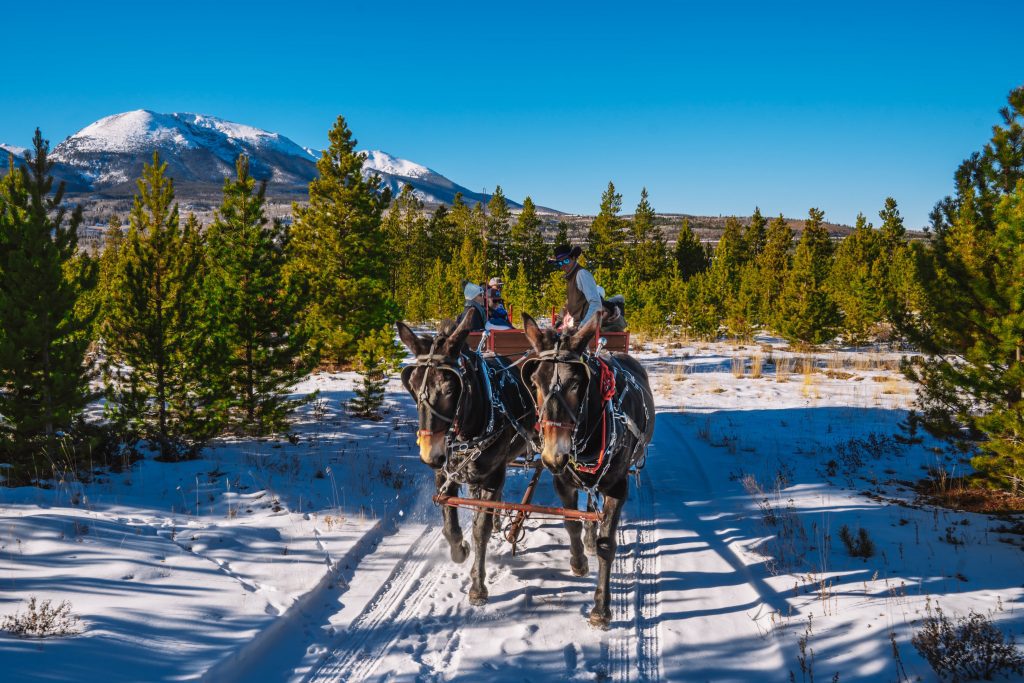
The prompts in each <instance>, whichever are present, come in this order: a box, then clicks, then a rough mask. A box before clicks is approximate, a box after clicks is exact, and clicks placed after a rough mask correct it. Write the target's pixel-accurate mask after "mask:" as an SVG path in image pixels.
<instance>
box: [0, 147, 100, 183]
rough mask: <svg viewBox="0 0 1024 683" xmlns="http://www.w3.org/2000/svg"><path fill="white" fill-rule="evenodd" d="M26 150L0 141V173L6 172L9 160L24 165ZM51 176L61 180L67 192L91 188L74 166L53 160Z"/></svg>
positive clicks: (17, 164) (87, 180) (86, 179)
mask: <svg viewBox="0 0 1024 683" xmlns="http://www.w3.org/2000/svg"><path fill="white" fill-rule="evenodd" d="M26 151H28V150H27V149H26V148H24V147H19V146H18V145H9V144H6V143H0V174H3V173H7V171H8V166H9V164H10V160H11V159H12V158H13V159H14V164H15V166H24V165H25V152H26ZM52 173H53V177H54V179H55V180H57V181H58V182H63V183H64V187H65V189H66V190H67V191H68V192H71V193H77V192H89V191H91V190H92V184H91V183H90V182H89V179H88V178H86V177H84V176H83V175H82V174H81V173H79V171H78V170H77V169H75V168H72V167H70V166H68V165H67V164H63V163H60V162H55V163H54V165H53V169H52Z"/></svg>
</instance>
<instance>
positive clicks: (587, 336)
mask: <svg viewBox="0 0 1024 683" xmlns="http://www.w3.org/2000/svg"><path fill="white" fill-rule="evenodd" d="M602 320H604V311H597V312H596V313H594V315H592V316H590V320H588V321H587V323H586V324H585V325H584V326H583V327H581V328H580V329H578V330H577V331H576V334H574V335H573V336H572V340H570V341H569V348H571V349H572V350H573V351H574V352H575V353H583V352H584V351H586V350H587V344H589V343H590V340H591V339H593V338H594V335H596V334H598V333H599V332H600V331H601V321H602Z"/></svg>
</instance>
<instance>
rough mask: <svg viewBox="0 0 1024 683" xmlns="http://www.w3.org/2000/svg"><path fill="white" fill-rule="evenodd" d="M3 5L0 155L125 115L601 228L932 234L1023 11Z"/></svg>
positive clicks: (798, 6) (996, 91)
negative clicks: (363, 156)
mask: <svg viewBox="0 0 1024 683" xmlns="http://www.w3.org/2000/svg"><path fill="white" fill-rule="evenodd" d="M46 8H47V9H46V13H45V14H44V15H42V16H40V14H39V12H38V10H36V9H35V7H33V5H32V3H9V4H7V5H6V6H5V7H4V8H3V9H2V10H0V16H2V17H3V18H4V21H3V22H2V24H0V25H2V26H3V27H4V28H3V29H0V35H3V38H4V48H5V49H4V53H5V59H4V64H5V66H4V68H3V70H2V72H0V93H2V100H0V101H2V103H3V105H4V106H2V107H0V142H8V143H14V144H21V145H25V144H27V143H28V140H29V139H30V137H31V133H32V130H33V129H34V127H35V126H37V125H38V126H40V127H41V128H42V129H43V133H44V134H45V135H46V137H48V138H49V139H51V140H52V141H53V142H54V143H56V142H57V141H59V140H62V139H63V138H64V137H66V136H67V135H70V134H71V133H74V132H75V131H76V130H78V129H80V128H82V127H84V126H85V125H87V124H89V123H91V122H92V121H94V120H96V119H98V118H101V117H103V116H106V115H109V114H113V113H117V112H121V111H126V110H130V109H139V108H146V109H153V110H156V111H164V112H169V111H193V112H201V113H206V114H212V115H216V116H221V117H223V118H227V119H230V120H233V121H237V122H240V123H248V124H251V125H255V126H259V127H261V128H266V129H269V130H273V131H277V132H281V133H283V134H285V135H287V136H289V137H290V138H292V139H293V140H295V141H296V142H298V143H300V144H303V145H309V146H314V147H319V146H323V145H324V144H325V143H326V132H327V129H328V128H329V126H330V125H331V123H332V122H333V120H334V118H335V117H336V116H337V115H338V114H343V115H344V116H345V117H346V118H347V119H348V121H349V124H350V126H351V128H352V129H353V130H354V132H355V134H356V137H357V138H358V139H359V141H360V144H361V146H363V147H369V148H379V149H383V150H386V151H388V152H390V153H392V154H395V155H397V156H401V157H404V158H407V159H412V160H414V161H417V162H419V163H423V164H426V165H428V166H430V167H432V168H434V169H435V170H437V171H439V172H441V173H443V174H445V175H447V176H448V177H450V178H451V179H453V180H455V181H456V182H459V183H461V184H463V185H466V186H468V187H470V188H471V189H474V190H479V189H483V188H487V189H488V190H490V189H492V188H493V187H494V186H495V185H498V184H500V185H501V186H502V187H503V188H504V189H505V193H506V194H507V195H508V196H510V197H512V198H516V199H521V198H522V197H524V196H525V195H531V196H532V197H533V198H534V200H535V201H536V202H537V203H539V204H542V205H546V206H551V207H555V208H558V209H562V210H564V211H572V212H580V213H593V212H595V211H596V210H597V205H598V200H599V198H600V194H601V192H602V190H603V189H604V187H605V185H606V184H607V182H608V181H609V180H612V181H614V182H615V184H616V186H617V187H618V188H619V190H620V191H622V193H623V194H624V202H623V203H624V207H625V209H626V210H627V211H632V209H633V207H634V206H635V205H636V202H637V200H638V198H639V193H640V189H641V187H643V186H646V187H647V188H648V190H649V192H650V196H651V201H652V203H653V205H654V207H655V208H656V209H657V210H658V211H663V212H686V213H695V214H711V215H717V214H726V215H727V214H749V213H750V211H752V210H753V208H754V206H760V207H761V209H762V211H764V212H765V213H768V214H778V213H780V212H782V213H785V214H786V215H787V216H794V217H799V216H804V215H806V213H807V209H808V208H809V207H811V206H818V207H820V208H822V209H824V210H825V211H826V217H827V218H829V219H831V220H835V221H839V222H847V223H850V222H852V221H853V219H854V217H855V216H856V214H857V212H858V211H863V212H864V213H865V214H866V215H868V217H869V218H870V219H872V220H875V221H876V222H877V213H878V210H879V209H880V208H881V206H882V203H883V201H884V199H885V197H886V196H888V195H892V196H894V197H895V198H896V199H897V201H898V202H899V204H900V207H901V210H902V212H903V213H904V215H905V216H906V218H907V222H908V225H909V226H910V227H918V226H923V225H925V224H926V223H927V215H928V211H929V210H930V209H931V207H932V205H933V204H934V202H935V201H936V200H938V199H939V198H941V197H942V196H944V195H945V194H948V193H949V192H950V191H951V189H952V180H951V179H952V174H953V171H954V169H955V168H956V166H957V164H958V163H959V162H960V161H961V160H962V159H963V158H964V157H966V156H967V155H968V154H970V153H971V152H972V151H974V150H976V149H978V148H980V147H981V146H982V145H983V144H984V143H985V142H986V141H987V139H988V137H989V135H990V130H991V126H992V125H993V124H995V123H996V122H997V120H998V113H997V112H998V109H999V108H1000V107H1002V106H1003V105H1004V104H1005V97H1006V94H1007V93H1008V92H1009V90H1010V89H1011V88H1013V87H1015V86H1018V85H1024V50H1022V49H1021V38H1020V36H1021V27H1022V26H1024V2H1020V1H1019V0H1016V1H1013V2H1010V1H1006V2H1002V1H998V2H997V1H993V2H980V1H979V2H970V3H967V2H963V3H947V2H926V3H924V2H922V3H897V2H888V3H881V2H878V3H876V2H857V3H831V2H820V1H819V2H813V3H812V2H807V3H797V2H765V1H762V2H711V1H710V0H709V1H706V2H700V3H697V2H663V3H653V2H652V3H645V2H635V1H634V2H623V3H602V2H597V1H592V2H580V3H575V2H571V3H570V2H566V3H557V2H551V1H550V0H549V2H537V3H535V2H516V3H500V2H490V3H487V2H474V3H441V2H437V3H427V2H418V3H405V2H401V1H391V2H365V1H364V2H358V3H348V2H323V3H320V2H297V1H293V2H289V3H280V2H278V3H269V2H258V1H252V0H250V1H248V2H218V1H215V0H207V1H206V2H201V3H200V2H191V1H188V0H178V1H176V2H173V3H172V2H117V1H111V2H102V3H96V2H80V3H64V2H51V3H47V4H46Z"/></svg>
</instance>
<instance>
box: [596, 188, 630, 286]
mask: <svg viewBox="0 0 1024 683" xmlns="http://www.w3.org/2000/svg"><path fill="white" fill-rule="evenodd" d="M621 212H622V195H621V194H619V193H618V192H616V191H615V185H614V184H613V183H612V182H611V181H609V182H608V187H607V188H606V189H605V191H604V193H603V194H602V195H601V209H600V211H599V212H598V214H597V217H596V218H594V222H593V223H591V225H590V231H589V233H588V234H587V245H588V247H587V252H586V257H587V266H588V268H590V269H591V270H596V269H598V268H604V269H607V270H609V271H612V272H618V270H619V268H621V267H622V262H623V258H624V257H625V252H626V230H625V227H626V226H625V221H623V220H622V218H621V217H620V216H619V213H621Z"/></svg>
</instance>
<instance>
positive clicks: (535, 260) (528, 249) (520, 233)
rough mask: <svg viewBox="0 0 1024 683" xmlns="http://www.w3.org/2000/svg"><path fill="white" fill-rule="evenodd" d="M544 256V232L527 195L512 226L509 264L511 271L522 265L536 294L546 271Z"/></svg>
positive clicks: (527, 279)
mask: <svg viewBox="0 0 1024 683" xmlns="http://www.w3.org/2000/svg"><path fill="white" fill-rule="evenodd" d="M545 256H546V253H545V248H544V233H543V232H541V221H540V217H539V216H538V215H537V206H536V205H535V204H534V203H533V199H531V198H530V197H527V198H526V199H524V200H523V209H522V211H520V212H519V217H518V219H517V220H516V222H515V225H513V226H512V234H511V237H510V249H509V264H510V270H511V271H512V272H513V273H515V272H517V271H518V269H519V266H522V268H523V276H524V277H525V278H526V280H525V281H526V283H527V285H528V286H529V287H530V288H532V289H533V291H534V292H536V293H537V294H539V293H540V288H541V283H542V282H543V281H544V276H545V275H546V273H547V262H546V260H545ZM531 310H532V309H531Z"/></svg>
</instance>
